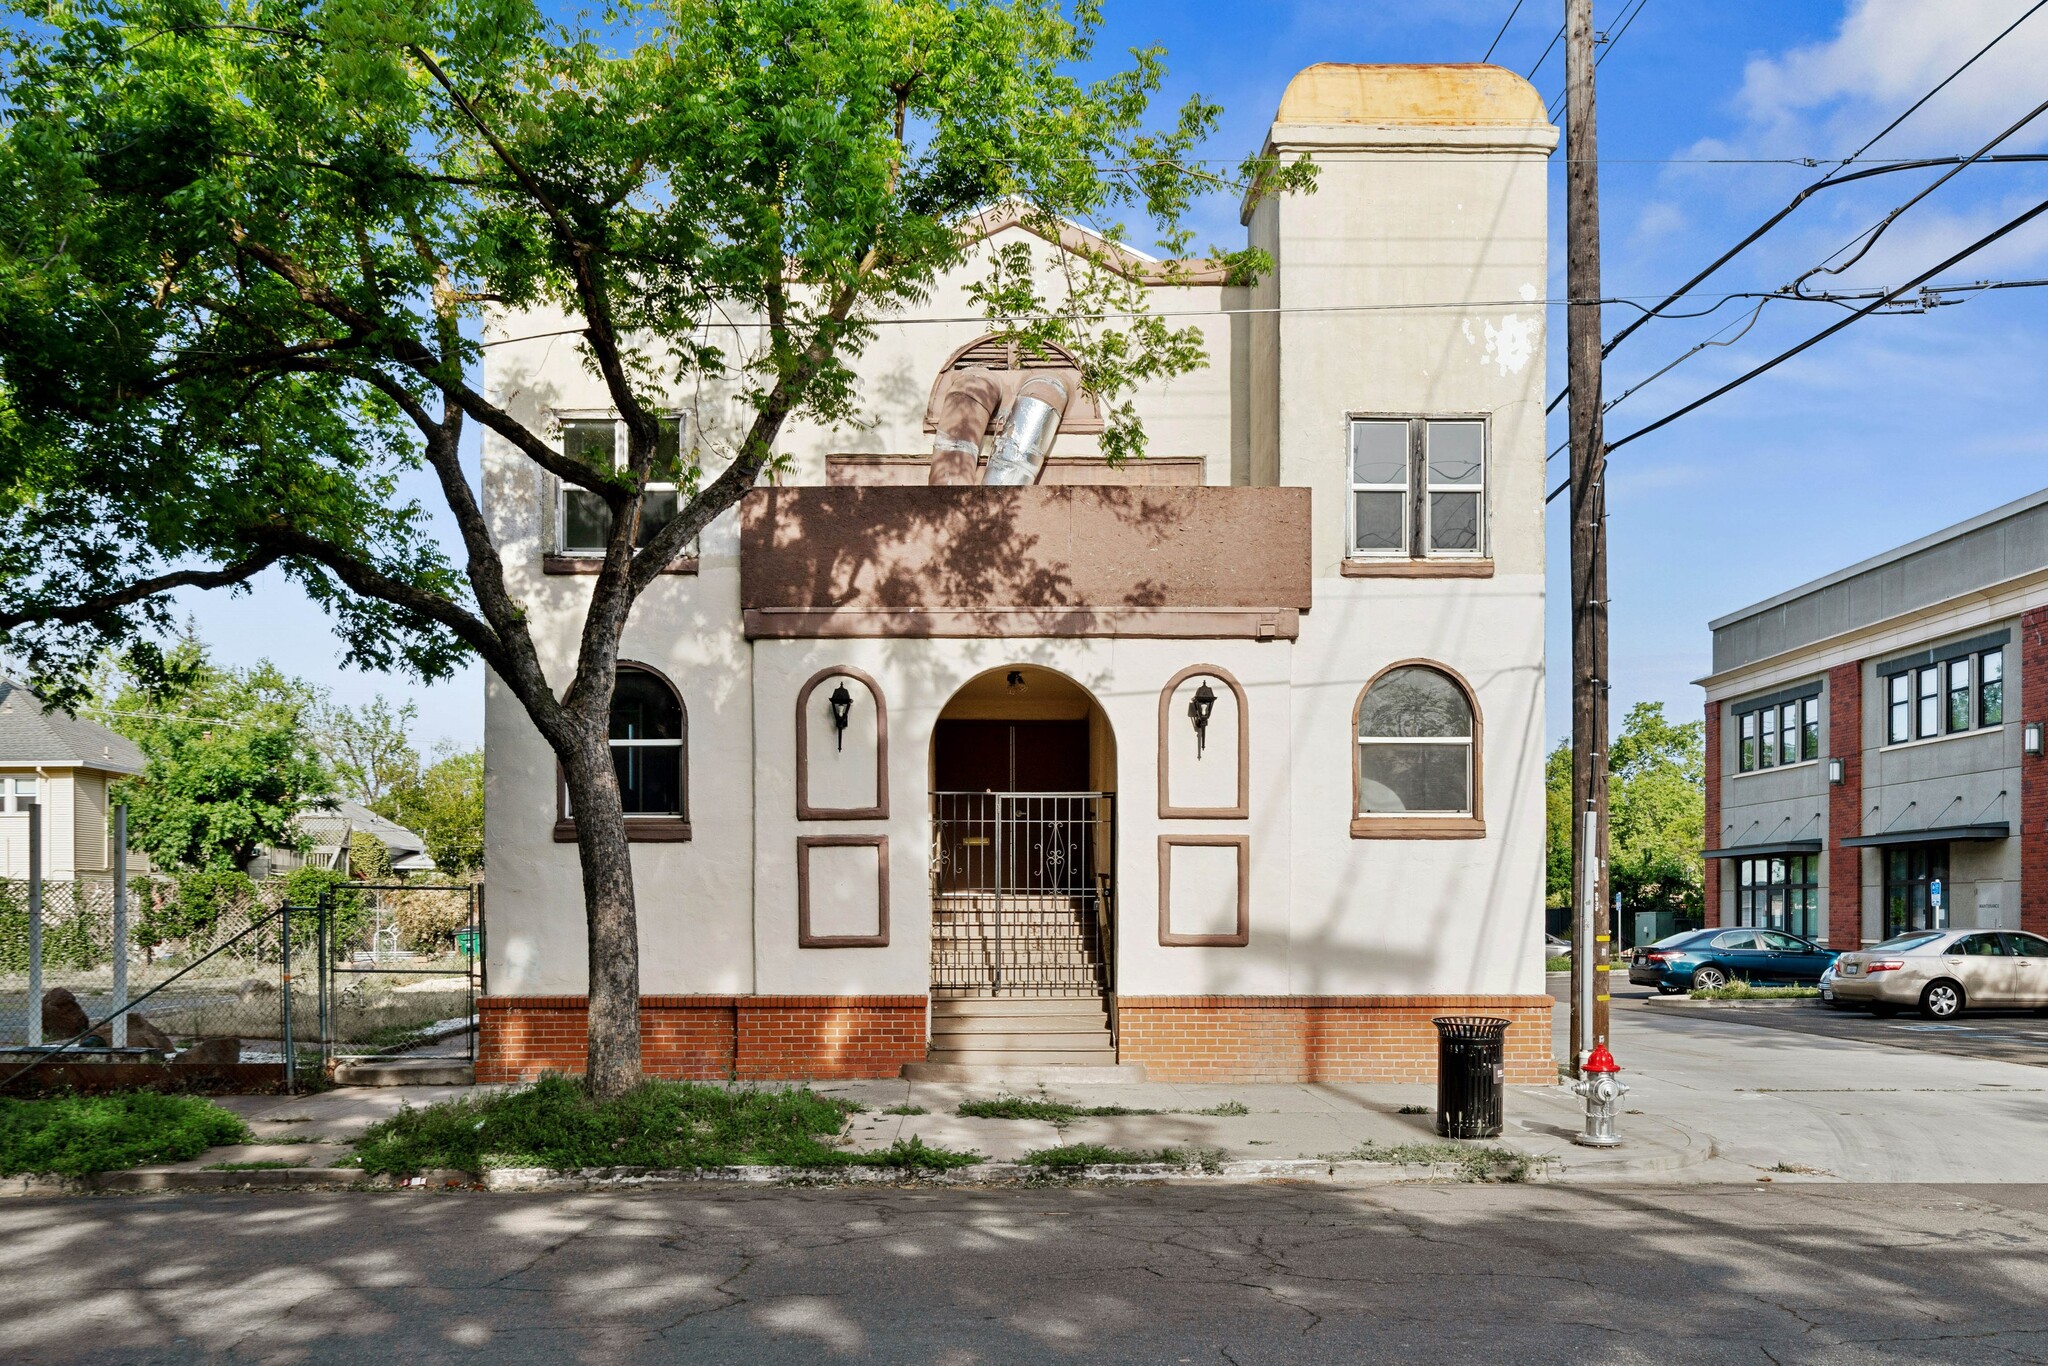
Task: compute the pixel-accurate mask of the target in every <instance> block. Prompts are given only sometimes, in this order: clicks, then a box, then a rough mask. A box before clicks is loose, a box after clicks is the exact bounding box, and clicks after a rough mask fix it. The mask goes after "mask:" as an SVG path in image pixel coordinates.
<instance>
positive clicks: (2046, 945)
mask: <svg viewBox="0 0 2048 1366" xmlns="http://www.w3.org/2000/svg"><path fill="white" fill-rule="evenodd" d="M2005 937H2006V938H2007V939H2010V940H2011V941H2012V951H2013V952H2014V953H2015V954H2017V955H2018V956H2019V957H2021V958H2048V939H2043V938H2042V937H2041V936H2040V935H2038V934H2010V933H2008V934H2007V935H2006V936H2005Z"/></svg>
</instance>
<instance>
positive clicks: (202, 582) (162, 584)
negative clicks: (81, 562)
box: [0, 548, 284, 632]
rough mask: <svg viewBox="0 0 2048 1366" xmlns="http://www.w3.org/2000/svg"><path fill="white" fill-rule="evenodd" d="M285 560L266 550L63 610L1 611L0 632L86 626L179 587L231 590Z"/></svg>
mask: <svg viewBox="0 0 2048 1366" xmlns="http://www.w3.org/2000/svg"><path fill="white" fill-rule="evenodd" d="M283 558H284V552H283V551H282V550H278V549H274V548H271V549H264V550H260V551H258V552H256V553H255V554H254V555H248V556H245V557H243V558H242V559H239V560H237V561H235V562H234V563H233V564H230V565H224V566H222V567H221V568H219V569H179V570H175V571H173V572H171V573H168V574H158V575H156V576H155V577H153V578H147V579H139V580H137V581H136V582H134V583H131V584H129V585H128V586H127V587H126V588H119V589H116V590H114V591H113V592H111V593H101V594H98V595H97V596H94V597H90V598H81V599H79V600H78V601H77V602H72V603H66V604H64V605H63V606H61V607H35V608H29V609H26V610H15V611H7V612H0V632H5V631H12V630H13V629H15V628H16V627H17V626H27V625H30V624H31V623H41V622H54V623H57V624H58V625H63V626H82V625H84V624H85V623H86V622H88V621H91V620H92V619H93V618H94V617H96V616H98V615H99V614H100V613H102V612H111V611H114V610H116V609H117V608H122V607H133V606H134V605H135V604H136V603H138V602H142V601H143V600H145V599H147V598H153V597H155V596H157V595H158V594H160V593H168V592H170V591H172V590H173V589H177V588H229V587H232V586H233V585H235V584H238V583H246V582H247V581H248V580H250V579H251V578H254V577H255V576H256V575H257V574H259V573H261V572H262V571H263V570H265V569H268V568H269V567H270V566H271V565H274V564H276V563H277V562H278V561H279V560H281V559H283Z"/></svg>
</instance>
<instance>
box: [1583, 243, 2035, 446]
mask: <svg viewBox="0 0 2048 1366" xmlns="http://www.w3.org/2000/svg"><path fill="white" fill-rule="evenodd" d="M2043 287H2048V278H2043V279H2031V280H1972V281H1971V282H1970V283H1968V284H1962V285H1929V286H1925V287H1923V288H1922V289H1921V290H1920V293H1919V294H1918V295H1917V296H1915V298H1914V299H1913V301H1912V302H1911V303H1910V304H1907V305H1905V306H1904V307H1888V308H1883V309H1880V310H1879V312H1883V313H1926V312H1930V311H1931V310H1933V309H1936V308H1947V307H1951V306H1953V305H1955V304H1958V303H1963V302H1965V300H1961V299H1951V298H1948V297H1947V296H1948V295H1951V294H1990V293H1995V292H1996V291H1998V290H2002V289H2040V288H2043ZM1902 288H1910V286H1902ZM1894 292H1895V291H1893V290H1892V289H1890V288H1889V287H1887V286H1883V285H1880V286H1878V287H1877V288H1875V289H1843V290H1831V291H1829V292H1828V293H1826V294H1766V295H1756V296H1751V297H1755V298H1757V299H1759V303H1758V304H1757V307H1756V308H1755V309H1754V310H1752V311H1751V313H1750V314H1749V318H1748V321H1747V322H1746V323H1745V324H1744V326H1743V328H1742V331H1741V332H1738V333H1736V334H1735V335H1734V336H1733V337H1730V338H1728V340H1727V341H1719V340H1716V338H1718V337H1720V335H1721V332H1726V331H1727V330H1728V327H1733V326H1735V323H1733V322H1731V323H1729V324H1728V327H1724V328H1722V329H1721V332H1716V333H1715V334H1714V335H1713V336H1712V337H1709V338H1707V340H1705V341H1703V342H1701V343H1699V344H1698V345H1697V346H1695V347H1693V348H1692V350H1690V351H1687V352H1685V353H1684V354H1683V355H1681V356H1680V357H1679V358H1678V359H1677V360H1674V361H1672V362H1671V363H1670V364H1669V365H1666V366H1664V367H1663V368H1662V369H1660V370H1656V371H1654V372H1652V373H1651V374H1650V375H1648V376H1646V377H1645V378H1643V379H1640V380H1637V381H1636V382H1635V383H1634V384H1632V385H1630V386H1629V387H1628V388H1627V389H1624V390H1623V391H1622V392H1621V393H1619V394H1617V395H1616V396H1615V397H1613V398H1611V399H1609V400H1608V401H1607V402H1606V403H1605V404H1603V405H1601V409H1600V411H1602V412H1608V411H1611V410H1612V409H1613V408H1614V407H1615V406H1616V405H1618V404H1619V403H1620V402H1621V401H1622V400H1623V399H1625V398H1627V397H1628V396H1629V395H1631V394H1633V393H1636V392H1637V391H1638V390H1640V389H1642V388H1644V387H1645V386H1647V385H1649V384H1650V383H1651V382H1652V381H1654V380H1657V379H1661V378H1662V377H1663V376H1664V375H1666V374H1669V373H1670V372H1671V371H1672V370H1673V369H1674V368H1675V367H1677V366H1678V365H1679V363H1680V362H1682V361H1687V360H1690V359H1692V357H1693V356H1694V355H1696V354H1697V353H1699V352H1701V351H1704V350H1706V349H1707V348H1709V347H1713V346H1732V345H1733V344H1734V343H1736V342H1737V341H1740V340H1741V339H1742V337H1743V336H1744V335H1745V334H1746V333H1747V332H1748V331H1749V329H1750V327H1752V326H1754V325H1755V323H1756V319H1757V315H1758V314H1759V313H1761V312H1762V311H1763V308H1764V306H1765V305H1766V304H1769V303H1772V302H1776V301H1788V302H1793V303H1810V304H1835V305H1837V306H1846V305H1847V304H1849V303H1852V302H1854V301H1856V300H1859V299H1877V298H1887V297H1889V296H1891V295H1892V294H1893V293H1894ZM1895 302H1896V301H1895ZM1716 307H1719V305H1716ZM1689 316H1692V317H1698V316H1699V315H1698V314H1692V315H1689ZM1737 321H1741V320H1740V319H1738V320H1737ZM1570 444H1571V443H1570V442H1559V443H1558V445H1557V446H1556V447H1555V448H1553V449H1552V450H1551V452H1550V454H1548V455H1546V456H1544V457H1543V463H1544V464H1546V465H1547V464H1549V463H1550V462H1551V461H1553V460H1555V459H1557V457H1558V456H1560V455H1562V454H1563V453H1564V451H1565V450H1566V448H1567V447H1568V446H1569V445H1570Z"/></svg>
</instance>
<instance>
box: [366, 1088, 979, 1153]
mask: <svg viewBox="0 0 2048 1366" xmlns="http://www.w3.org/2000/svg"><path fill="white" fill-rule="evenodd" d="M854 1109H855V1105H854V1103H853V1102H851V1101H847V1100H840V1099H837V1098H835V1097H829V1096H822V1095H819V1094H818V1093H817V1092H815V1091H810V1090H807V1089H805V1088H802V1087H789V1088H787V1089H781V1090H755V1089H751V1088H744V1087H735V1088H730V1089H728V1088H726V1087H720V1086H705V1085H700V1084H696V1083H690V1082H662V1081H650V1082H645V1083H643V1084H642V1085H640V1086H638V1087H635V1088H634V1089H633V1090H631V1091H629V1092H627V1093H626V1094H625V1095H623V1096H620V1097H618V1098H617V1099H616V1100H609V1101H592V1100H591V1099H590V1098H589V1097H588V1096H587V1095H585V1094H584V1091H583V1088H582V1087H581V1086H579V1085H578V1084H577V1083H576V1082H574V1081H571V1080H570V1079H568V1078H566V1077H560V1076H551V1077H543V1078H542V1079H541V1080H540V1081H538V1082H536V1083H534V1084H533V1085H532V1086H530V1087H528V1088H527V1089H525V1090H523V1091H514V1092H508V1093H501V1094H496V1095H489V1096H466V1097H463V1098H462V1099H459V1100H455V1101H449V1102H445V1103H443V1104H440V1105H432V1106H428V1107H426V1108H424V1109H418V1110H414V1109H405V1110H401V1111H400V1112H399V1113H398V1114H396V1115H394V1116H392V1117H391V1118H390V1119H387V1120H385V1121H383V1122H382V1123H380V1124H376V1125H373V1126H372V1127H371V1128H370V1129H368V1130H366V1131H365V1132H364V1133H363V1135H362V1136H361V1137H360V1138H358V1139H357V1140H356V1157H357V1159H358V1160H359V1162H360V1164H361V1166H362V1167H363V1169H364V1170H365V1171H369V1172H385V1173H390V1174H392V1175H412V1174H413V1173H416V1172H422V1171H429V1170H434V1169H437V1168H448V1169H452V1170H455V1171H465V1172H481V1171H484V1170H486V1169H488V1168H492V1167H548V1168H551V1169H554V1170H558V1171H559V1170H574V1169H578V1168H585V1167H653V1168H662V1169H674V1168H688V1167H726V1166H788V1167H820V1168H822V1167H846V1166H889V1165H908V1166H917V1167H945V1166H961V1165H965V1164H966V1163H968V1162H973V1161H978V1160H979V1158H978V1157H977V1156H976V1155H975V1154H970V1153H955V1152H952V1151H950V1150H947V1149H941V1148H931V1147H927V1146H926V1145H925V1144H924V1143H923V1142H922V1141H921V1140H917V1139H911V1140H909V1141H907V1142H905V1143H899V1144H897V1145H896V1146H895V1147H893V1148H889V1149H884V1150H883V1151H881V1152H876V1153H853V1152H848V1151H846V1150H845V1149H843V1148H842V1147H840V1146H839V1145H838V1144H837V1143H836V1142H835V1141H834V1140H836V1139H837V1137H838V1135H839V1132H840V1130H841V1129H842V1128H843V1127H844V1125H845V1122H846V1116H847V1115H848V1114H850V1113H852V1112H853V1111H854Z"/></svg>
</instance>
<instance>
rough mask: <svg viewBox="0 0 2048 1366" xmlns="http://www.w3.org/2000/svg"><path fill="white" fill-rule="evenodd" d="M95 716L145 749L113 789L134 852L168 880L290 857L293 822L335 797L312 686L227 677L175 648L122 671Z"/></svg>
mask: <svg viewBox="0 0 2048 1366" xmlns="http://www.w3.org/2000/svg"><path fill="white" fill-rule="evenodd" d="M127 664H128V667H127V668H125V669H124V673H123V680H122V684H121V686H120V690H119V692H118V693H117V694H116V696H115V697H114V699H113V701H112V702H111V704H109V705H108V706H106V707H105V708H104V709H102V710H98V711H96V712H95V713H94V714H95V715H96V716H97V717H98V719H100V720H103V721H104V722H105V723H106V724H108V725H110V726H112V727H113V728H114V729H115V730H118V731H120V732H121V733H122V734H123V735H126V736H127V737H128V738H129V739H131V740H133V741H135V743H136V744H138V745H140V746H141V747H142V752H143V754H144V755H145V756H146V758H147V759H148V766H147V767H146V768H144V770H143V771H142V772H141V773H140V774H138V775H137V776H135V777H133V778H128V779H124V780H123V781H122V782H120V783H119V784H117V785H116V788H115V792H114V800H116V801H125V802H126V803H127V804H128V834H129V840H130V842H131V844H132V845H133V846H134V847H135V848H137V849H140V850H142V852H144V853H145V854H147V855H149V859H150V861H151V862H152V863H154V864H155V865H156V866H157V867H159V868H162V869H164V870H165V871H167V872H175V871H178V870H181V869H187V870H205V871H208V872H214V873H228V872H234V871H237V870H239V869H241V868H242V867H243V866H244V865H245V864H247V863H248V861H249V860H250V859H251V858H253V857H255V855H256V853H257V852H258V851H259V850H260V849H262V848H263V847H264V846H266V845H268V846H272V847H275V848H279V849H297V848H299V847H301V844H302V843H303V839H302V836H301V835H300V832H299V828H298V817H299V813H300V812H301V811H302V810H304V809H305V807H306V806H307V805H308V804H309V803H313V802H317V801H319V800H320V799H322V798H324V797H327V796H329V795H330V794H331V793H332V792H333V791H334V780H333V776H332V775H331V774H330V773H329V772H328V770H327V765H326V764H325V763H324V762H323V761H322V760H321V757H320V752H319V750H318V748H317V747H316V746H315V744H314V741H313V735H312V731H311V730H310V729H309V728H308V726H307V718H308V715H309V713H310V711H311V709H312V707H313V704H314V701H315V694H314V691H313V689H312V688H311V687H309V686H308V685H306V684H305V683H302V682H299V681H298V680H296V679H293V678H288V677H286V676H285V675H284V674H283V673H281V672H280V671H279V670H278V669H277V667H276V666H275V665H272V664H269V663H267V662H266V663H260V664H258V665H256V666H255V667H254V668H251V669H232V668H226V667H223V666H221V665H218V664H215V663H213V662H212V661H211V660H209V659H208V658H207V656H206V650H205V647H204V646H202V645H200V644H199V643H198V642H197V641H195V640H192V639H190V638H189V637H188V638H187V639H185V640H182V641H180V642H179V643H178V644H177V645H176V646H175V647H173V648H172V649H171V650H170V651H168V652H166V653H165V654H164V655H162V656H160V657H152V658H146V659H131V660H129V661H127Z"/></svg>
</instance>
